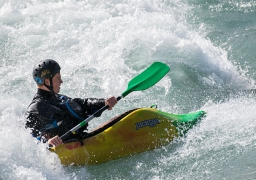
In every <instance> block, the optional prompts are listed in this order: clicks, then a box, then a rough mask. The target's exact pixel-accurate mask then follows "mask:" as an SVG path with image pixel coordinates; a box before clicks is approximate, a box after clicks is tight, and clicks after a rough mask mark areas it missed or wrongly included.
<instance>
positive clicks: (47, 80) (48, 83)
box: [44, 78, 50, 86]
mask: <svg viewBox="0 0 256 180" xmlns="http://www.w3.org/2000/svg"><path fill="white" fill-rule="evenodd" d="M44 83H45V84H46V85H47V86H50V79H49V78H47V79H45V80H44Z"/></svg>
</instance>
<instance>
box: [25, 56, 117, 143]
mask: <svg viewBox="0 0 256 180" xmlns="http://www.w3.org/2000/svg"><path fill="white" fill-rule="evenodd" d="M60 69H61V68H60V66H59V64H58V63H57V62H56V61H55V60H52V59H45V60H43V61H40V62H39V63H37V64H36V65H35V67H34V69H33V73H32V74H33V78H34V80H35V82H36V84H37V87H38V89H37V93H36V94H35V96H34V98H33V100H32V103H31V104H30V105H29V106H28V108H27V113H26V118H27V121H26V128H30V129H31V134H32V135H33V136H34V137H36V138H37V139H38V140H39V141H43V142H48V144H49V145H52V146H58V145H60V144H62V143H63V142H62V140H61V138H60V136H61V135H63V134H64V133H66V132H67V131H69V130H70V129H72V128H73V127H75V126H76V125H77V124H79V123H80V122H81V121H82V120H84V119H86V118H87V117H88V116H89V115H91V114H93V112H95V111H96V110H98V109H100V108H101V107H103V106H105V105H109V110H111V109H112V107H114V105H115V104H116V103H117V99H116V98H115V97H110V98H108V99H98V98H85V99H82V98H70V97H67V96H65V95H61V94H59V92H60V86H61V84H62V83H63V81H62V79H61V73H60ZM86 129H87V126H85V127H82V128H80V129H79V130H78V131H77V132H76V134H74V135H72V137H70V139H69V141H70V140H81V139H83V137H84V136H86V134H87V133H86V132H85V130H86Z"/></svg>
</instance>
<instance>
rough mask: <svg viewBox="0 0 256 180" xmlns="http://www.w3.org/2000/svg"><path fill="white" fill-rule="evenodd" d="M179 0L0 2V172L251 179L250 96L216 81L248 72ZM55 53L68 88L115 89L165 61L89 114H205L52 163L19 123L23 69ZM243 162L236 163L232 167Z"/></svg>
mask: <svg viewBox="0 0 256 180" xmlns="http://www.w3.org/2000/svg"><path fill="white" fill-rule="evenodd" d="M192 10H193V8H192V6H191V5H189V3H188V2H186V1H179V0H175V1H171V2H168V1H163V2H162V1H157V0H148V1H139V0H133V1H118V0H111V1H107V2H102V1H89V0H88V1H78V0H77V1H75V0H63V1H61V0H60V1H57V0H55V1H54V0H52V1H40V0H30V1H29V0H24V1H15V2H7V1H1V2H0V47H1V48H0V54H1V59H0V78H1V80H0V87H1V91H0V92H1V96H0V97H1V104H0V113H1V116H0V118H1V119H0V137H1V138H0V146H1V148H0V177H1V178H2V179H38V180H39V179H85V178H90V179H225V178H226V179H253V178H254V177H256V163H255V161H254V160H253V157H254V155H255V152H254V151H255V146H254V143H255V137H256V136H255V128H256V127H255V123H254V120H255V116H256V114H255V113H256V112H255V110H254V109H255V108H256V103H255V98H254V95H253V94H252V95H244V94H243V93H242V94H236V93H235V95H231V96H230V94H229V93H228V91H226V90H225V89H227V88H229V89H232V90H236V89H238V88H239V89H249V88H253V87H254V80H253V79H251V78H249V76H248V73H250V72H248V71H249V70H248V69H246V68H245V69H243V68H241V67H240V63H242V61H241V62H239V61H237V62H236V60H234V59H229V55H228V53H229V52H228V51H227V50H224V49H222V48H221V47H217V46H216V45H214V44H213V43H212V42H211V40H210V39H208V38H206V37H205V36H206V29H207V27H205V26H206V25H205V24H203V23H202V24H201V25H200V26H199V27H197V28H196V27H194V26H193V24H190V23H189V22H188V21H191V19H193V18H196V17H192V13H191V12H192ZM45 58H52V59H55V60H57V61H58V62H59V63H60V65H61V67H62V70H61V72H62V77H63V80H64V83H63V85H62V88H61V93H63V94H66V95H68V96H71V97H108V96H110V95H115V96H118V95H120V94H121V93H122V92H123V91H124V90H125V89H126V86H127V83H128V82H129V80H131V79H132V78H133V77H134V76H136V75H137V74H138V73H139V72H141V71H142V70H144V69H145V68H146V67H148V66H149V65H150V64H151V63H152V62H154V61H161V62H164V63H166V64H168V65H169V66H170V68H171V71H170V73H168V75H167V76H166V77H165V78H163V79H162V80H161V81H160V82H159V83H158V84H157V85H156V86H154V87H152V88H150V89H148V90H146V91H142V92H133V93H131V94H129V96H127V97H126V98H125V99H123V100H122V101H120V102H119V103H118V104H117V106H116V107H115V108H114V110H113V111H110V112H104V113H103V115H102V117H101V118H98V119H95V120H93V121H92V122H91V123H90V124H91V127H95V126H97V125H99V124H100V123H102V122H104V121H105V120H107V119H109V118H111V117H113V116H115V115H118V114H120V113H122V112H124V111H127V110H129V109H132V108H134V107H144V106H146V107H148V106H150V105H151V104H153V103H156V104H158V106H159V109H161V110H164V111H167V112H174V113H187V112H189V111H195V110H198V109H203V110H205V111H207V117H206V118H205V119H203V121H202V122H201V123H200V125H198V126H197V127H195V128H193V129H192V130H191V131H189V133H188V135H187V136H186V137H184V138H181V139H177V140H176V141H175V142H174V143H171V144H170V145H168V146H165V147H163V148H159V149H156V150H154V151H149V152H145V153H141V154H139V155H136V156H133V157H128V158H124V159H119V160H116V161H113V162H109V163H105V164H101V165H97V166H84V167H72V166H71V167H65V166H62V165H61V164H60V162H59V160H58V158H57V156H56V155H55V154H53V153H50V152H49V151H48V150H46V148H45V145H43V144H38V145H36V141H35V140H34V139H33V138H32V137H31V136H30V134H29V133H28V131H27V130H26V129H25V128H24V121H25V119H24V113H25V111H26V108H27V106H28V105H29V103H30V102H31V100H32V97H33V95H34V93H35V92H36V86H35V83H34V82H33V80H32V77H31V71H32V68H33V66H34V64H35V63H37V62H38V61H39V60H42V59H45ZM241 169H243V171H242V172H241V173H239V172H240V170H241Z"/></svg>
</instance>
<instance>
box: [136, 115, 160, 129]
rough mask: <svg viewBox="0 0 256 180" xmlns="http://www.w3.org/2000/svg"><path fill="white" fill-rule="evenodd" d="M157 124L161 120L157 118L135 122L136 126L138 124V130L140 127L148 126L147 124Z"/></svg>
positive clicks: (153, 125) (152, 125) (151, 125)
mask: <svg viewBox="0 0 256 180" xmlns="http://www.w3.org/2000/svg"><path fill="white" fill-rule="evenodd" d="M156 124H160V121H159V119H157V118H155V119H149V120H144V121H141V122H137V123H135V126H136V130H139V129H141V128H144V127H147V126H149V127H155V126H156Z"/></svg>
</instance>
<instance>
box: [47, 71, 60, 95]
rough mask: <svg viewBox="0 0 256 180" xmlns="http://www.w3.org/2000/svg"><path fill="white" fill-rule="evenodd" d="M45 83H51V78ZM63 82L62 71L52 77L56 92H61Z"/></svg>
mask: <svg viewBox="0 0 256 180" xmlns="http://www.w3.org/2000/svg"><path fill="white" fill-rule="evenodd" d="M45 83H46V84H47V85H50V80H49V79H46V80H45ZM61 83H63V81H62V79H61V74H60V72H59V73H57V74H55V76H54V77H53V78H52V84H53V91H54V93H56V94H57V93H59V92H60V85H61Z"/></svg>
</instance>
